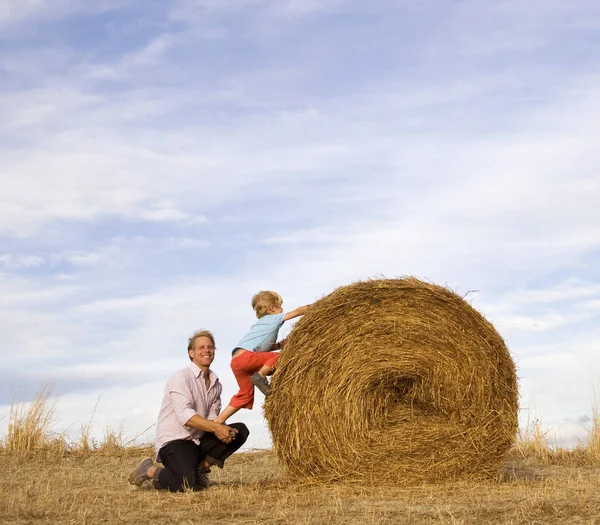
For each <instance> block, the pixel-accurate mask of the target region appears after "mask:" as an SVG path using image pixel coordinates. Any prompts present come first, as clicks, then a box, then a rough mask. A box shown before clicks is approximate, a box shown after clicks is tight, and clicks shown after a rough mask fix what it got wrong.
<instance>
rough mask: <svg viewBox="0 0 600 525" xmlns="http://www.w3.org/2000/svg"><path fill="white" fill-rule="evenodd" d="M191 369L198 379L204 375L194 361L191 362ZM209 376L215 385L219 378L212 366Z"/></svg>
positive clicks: (211, 382)
mask: <svg viewBox="0 0 600 525" xmlns="http://www.w3.org/2000/svg"><path fill="white" fill-rule="evenodd" d="M190 370H191V371H192V373H193V374H194V377H195V378H196V379H198V378H199V377H200V376H201V375H204V374H203V373H202V370H201V369H200V367H199V366H198V365H197V364H196V363H194V362H193V361H192V362H191V363H190ZM208 378H209V379H210V384H211V386H212V385H214V384H215V382H216V381H217V379H218V378H217V374H215V373H214V372H213V371H212V370H211V369H210V368H209V369H208Z"/></svg>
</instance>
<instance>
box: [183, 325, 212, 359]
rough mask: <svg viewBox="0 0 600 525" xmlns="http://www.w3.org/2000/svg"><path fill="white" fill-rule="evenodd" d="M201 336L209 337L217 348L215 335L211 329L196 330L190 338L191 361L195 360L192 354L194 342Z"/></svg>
mask: <svg viewBox="0 0 600 525" xmlns="http://www.w3.org/2000/svg"><path fill="white" fill-rule="evenodd" d="M199 337H208V338H209V339H210V342H211V343H212V345H213V346H214V347H215V348H216V345H215V336H214V335H213V334H212V332H211V331H210V330H196V331H195V332H194V333H193V334H192V335H191V336H190V338H189V339H188V348H187V349H188V357H189V358H190V361H193V359H192V356H191V355H190V353H189V352H190V350H192V349H193V348H194V344H195V343H196V339H198V338H199Z"/></svg>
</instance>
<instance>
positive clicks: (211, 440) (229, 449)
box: [198, 423, 250, 468]
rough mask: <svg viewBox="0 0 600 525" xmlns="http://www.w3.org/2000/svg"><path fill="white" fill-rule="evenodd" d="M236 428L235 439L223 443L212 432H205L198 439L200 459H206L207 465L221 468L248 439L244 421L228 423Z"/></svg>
mask: <svg viewBox="0 0 600 525" xmlns="http://www.w3.org/2000/svg"><path fill="white" fill-rule="evenodd" d="M229 426H230V427H232V428H235V429H236V430H237V434H236V435H235V439H234V440H233V441H232V442H231V443H223V442H222V441H221V440H220V439H219V438H217V436H215V435H214V434H213V433H212V432H207V433H206V434H204V436H202V439H201V440H200V452H199V456H198V457H199V459H200V461H203V460H204V461H206V462H207V463H208V464H209V465H216V466H217V467H219V468H223V463H224V461H225V460H226V459H227V458H228V457H229V456H231V454H233V453H234V452H235V451H236V450H238V449H239V448H240V447H241V446H242V445H243V444H244V443H245V442H246V440H247V439H248V435H249V434H250V431H249V430H248V427H247V426H246V425H244V423H232V424H231V425H229Z"/></svg>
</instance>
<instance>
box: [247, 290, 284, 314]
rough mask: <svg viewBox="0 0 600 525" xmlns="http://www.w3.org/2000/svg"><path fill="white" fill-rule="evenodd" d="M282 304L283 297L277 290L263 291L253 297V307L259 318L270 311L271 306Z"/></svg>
mask: <svg viewBox="0 0 600 525" xmlns="http://www.w3.org/2000/svg"><path fill="white" fill-rule="evenodd" d="M282 304H283V299H282V298H281V295H279V294H278V293H277V292H270V291H261V292H258V293H257V294H254V296H253V297H252V308H253V310H254V311H255V312H256V317H258V318H259V319H260V318H261V317H264V316H265V315H267V314H268V313H269V312H268V310H269V307H270V306H277V307H279V306H281V305H282Z"/></svg>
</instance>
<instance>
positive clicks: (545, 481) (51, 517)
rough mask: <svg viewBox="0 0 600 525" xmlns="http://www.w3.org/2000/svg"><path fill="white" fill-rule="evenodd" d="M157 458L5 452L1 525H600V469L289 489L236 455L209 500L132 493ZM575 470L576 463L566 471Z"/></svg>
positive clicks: (256, 457) (523, 466)
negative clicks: (140, 466) (143, 467)
mask: <svg viewBox="0 0 600 525" xmlns="http://www.w3.org/2000/svg"><path fill="white" fill-rule="evenodd" d="M149 454H150V450H149V449H148V450H144V449H121V450H120V452H119V450H118V449H115V451H114V453H113V454H108V453H106V452H104V453H101V452H97V453H96V452H94V451H90V452H88V453H81V452H80V453H73V454H70V455H66V456H64V457H59V458H54V459H52V458H46V459H44V458H43V457H40V458H38V459H35V460H33V459H31V458H30V459H27V458H20V459H19V458H18V457H13V456H11V455H9V454H7V453H6V451H1V450H0V465H1V467H2V477H1V478H0V495H1V497H0V523H3V524H15V525H16V524H18V525H25V524H30V523H36V524H38V523H47V524H52V525H55V524H56V525H59V524H61V525H62V524H65V525H66V524H96V523H98V524H100V523H111V524H112V523H115V524H127V525H129V524H132V525H133V524H136V525H137V524H139V525H142V524H144V525H145V524H152V523H160V524H178V525H179V524H181V525H183V524H191V523H210V524H215V523H223V524H254V523H256V524H259V523H260V524H264V525H271V524H286V523H290V524H320V523H327V524H357V525H358V524H376V523H385V524H387V523H389V524H391V523H394V524H397V523H453V524H463V523H464V524H471V523H473V524H480V523H481V524H484V523H485V524H488V523H507V524H508V523H511V524H517V523H538V524H552V523H565V524H566V523H569V524H571V523H587V524H592V523H598V524H600V517H599V514H600V491H599V490H598V488H599V486H600V468H599V467H597V466H582V465H579V466H578V465H577V464H576V463H577V462H571V463H572V464H571V465H569V464H563V465H556V464H554V465H553V464H551V463H548V462H546V463H541V464H537V465H536V464H535V462H533V461H532V459H531V458H530V459H526V458H524V457H522V455H521V457H519V458H517V459H513V460H512V461H509V463H507V466H506V468H505V469H504V471H503V475H501V476H499V479H497V480H489V481H485V482H477V483H473V482H453V483H447V484H437V485H423V486H420V487H416V488H410V489H406V488H404V489H403V488H399V487H393V486H391V487H387V486H384V487H382V486H378V487H366V486H356V485H343V484H330V485H325V486H322V485H311V484H305V485H303V484H298V483H293V482H290V481H286V480H285V478H284V476H283V475H282V473H281V472H280V469H279V467H278V466H277V461H276V458H275V456H274V454H273V453H272V452H270V451H257V452H248V453H238V454H234V456H232V457H231V458H230V460H229V463H228V464H227V465H226V467H225V468H224V469H223V470H218V469H215V471H213V473H211V475H210V476H211V486H210V487H209V488H208V489H206V490H205V491H202V492H187V493H183V494H169V493H166V492H162V491H160V492H159V491H155V490H152V489H146V490H131V489H130V486H129V485H128V483H127V477H128V475H129V473H130V471H131V470H132V469H133V468H135V466H136V465H137V463H138V462H139V461H140V460H141V459H142V458H143V457H145V456H146V455H149ZM566 463H568V462H566Z"/></svg>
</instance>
